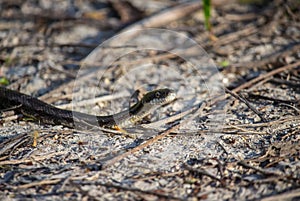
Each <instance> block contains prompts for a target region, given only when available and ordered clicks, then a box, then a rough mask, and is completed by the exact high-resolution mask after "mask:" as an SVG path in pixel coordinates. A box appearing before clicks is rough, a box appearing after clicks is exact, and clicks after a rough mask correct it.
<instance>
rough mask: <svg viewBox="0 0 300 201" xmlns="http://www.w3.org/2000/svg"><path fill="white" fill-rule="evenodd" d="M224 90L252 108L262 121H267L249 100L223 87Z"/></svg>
mask: <svg viewBox="0 0 300 201" xmlns="http://www.w3.org/2000/svg"><path fill="white" fill-rule="evenodd" d="M225 91H226V92H227V93H229V94H230V95H232V96H233V97H234V98H236V99H238V100H240V101H241V102H243V103H245V104H246V105H247V106H248V108H249V109H250V110H252V111H253V112H254V113H255V114H257V116H259V118H260V119H261V120H262V121H263V122H268V120H267V119H266V118H265V117H264V116H263V115H262V114H261V113H260V112H259V111H257V109H256V108H255V107H253V106H252V105H251V104H250V103H249V101H247V100H246V99H245V98H244V97H242V96H239V95H238V94H236V93H235V92H232V91H230V90H229V89H227V88H225Z"/></svg>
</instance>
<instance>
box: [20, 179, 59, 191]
mask: <svg viewBox="0 0 300 201" xmlns="http://www.w3.org/2000/svg"><path fill="white" fill-rule="evenodd" d="M60 181H61V179H49V180H42V181H37V182H31V183H29V184H23V185H20V186H17V187H15V188H16V189H23V188H31V187H35V186H42V185H47V184H57V183H59V182H60Z"/></svg>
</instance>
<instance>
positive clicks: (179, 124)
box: [102, 104, 205, 169]
mask: <svg viewBox="0 0 300 201" xmlns="http://www.w3.org/2000/svg"><path fill="white" fill-rule="evenodd" d="M203 105H205V104H202V105H201V107H199V108H197V109H196V111H195V114H196V113H197V111H199V110H202V109H203V107H202V106H203ZM193 118H194V116H192V117H190V118H188V119H186V120H184V121H182V122H181V123H178V124H177V125H175V126H173V127H171V128H169V129H167V130H165V131H163V132H161V133H160V134H158V135H156V136H155V137H153V138H151V139H149V140H148V141H146V142H145V143H143V144H141V145H139V146H137V147H135V148H133V149H130V150H129V151H127V152H125V153H123V154H120V155H118V156H116V157H114V158H112V159H110V160H108V161H105V162H104V164H103V165H102V168H103V169H106V168H108V167H110V166H112V165H113V164H115V163H116V162H118V161H120V160H122V159H123V158H125V157H127V156H129V155H131V154H133V153H135V152H137V151H140V150H142V149H143V148H145V147H147V146H149V145H151V144H153V143H155V142H157V141H158V140H160V139H162V138H164V137H166V136H167V135H169V134H170V133H172V132H174V131H176V130H177V129H179V128H180V127H181V126H182V124H184V123H186V122H187V121H190V120H191V119H193Z"/></svg>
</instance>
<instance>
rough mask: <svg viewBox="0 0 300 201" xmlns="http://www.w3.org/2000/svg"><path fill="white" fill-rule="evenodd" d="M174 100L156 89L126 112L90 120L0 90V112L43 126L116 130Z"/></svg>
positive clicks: (23, 95) (171, 95)
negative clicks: (13, 111) (24, 118)
mask: <svg viewBox="0 0 300 201" xmlns="http://www.w3.org/2000/svg"><path fill="white" fill-rule="evenodd" d="M174 99H175V93H174V91H173V90H171V89H167V88H166V89H158V90H154V91H151V92H148V93H146V94H145V95H144V96H143V98H142V99H141V100H140V101H138V102H137V103H136V104H134V105H133V106H131V107H130V108H129V109H127V110H125V111H122V112H120V113H117V114H113V115H107V116H94V115H90V114H85V113H81V112H76V111H71V110H64V109H59V108H57V107H54V106H52V105H50V104H48V103H45V102H43V101H41V100H39V99H37V98H35V97H32V96H29V95H26V94H23V93H20V92H18V91H14V90H10V89H7V88H5V87H0V109H13V110H15V111H17V112H21V113H22V114H23V115H24V116H27V117H31V118H33V119H35V120H38V121H40V122H42V123H45V124H52V125H64V126H67V127H71V128H75V127H76V128H81V129H88V128H90V127H93V126H97V124H98V126H100V127H104V128H112V129H118V128H123V127H128V126H131V125H134V124H136V123H137V122H138V121H140V120H142V119H143V118H144V117H145V116H146V115H148V114H149V113H150V112H151V111H153V110H155V109H156V108H158V107H159V106H161V105H162V104H166V103H169V102H171V101H173V100H174Z"/></svg>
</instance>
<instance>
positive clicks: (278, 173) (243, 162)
mask: <svg viewBox="0 0 300 201" xmlns="http://www.w3.org/2000/svg"><path fill="white" fill-rule="evenodd" d="M237 164H238V165H241V166H243V167H246V168H249V169H253V170H255V171H257V172H260V173H262V174H264V175H268V176H270V175H274V176H282V174H281V173H280V172H273V171H267V170H264V169H262V168H260V167H254V166H252V165H249V164H248V163H246V162H245V161H239V162H238V163H237Z"/></svg>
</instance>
